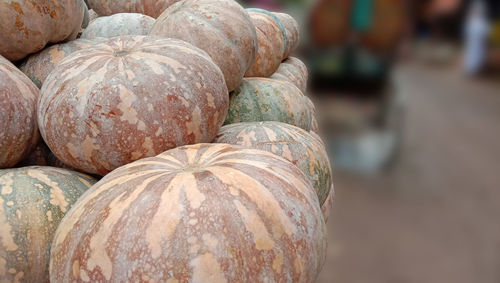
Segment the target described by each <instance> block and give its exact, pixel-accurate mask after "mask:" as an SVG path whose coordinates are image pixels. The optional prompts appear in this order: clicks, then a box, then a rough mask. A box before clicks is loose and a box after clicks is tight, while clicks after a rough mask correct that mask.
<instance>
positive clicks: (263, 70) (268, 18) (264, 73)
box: [245, 9, 286, 77]
mask: <svg viewBox="0 0 500 283" xmlns="http://www.w3.org/2000/svg"><path fill="white" fill-rule="evenodd" d="M247 11H248V14H249V15H250V19H251V20H252V23H253V24H254V25H255V29H256V31H257V40H258V51H257V57H256V59H255V62H254V63H253V65H252V66H251V67H250V69H249V70H248V71H247V72H246V74H245V77H269V76H271V75H272V74H273V73H274V72H275V71H276V70H277V69H278V67H279V65H280V63H281V61H282V60H283V56H284V54H285V50H286V32H285V29H284V27H283V25H282V24H281V22H280V21H279V20H278V18H277V17H276V16H275V15H274V14H272V13H271V12H268V11H266V10H262V9H247Z"/></svg>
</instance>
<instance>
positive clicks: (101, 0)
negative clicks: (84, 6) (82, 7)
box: [88, 0, 178, 18]
mask: <svg viewBox="0 0 500 283" xmlns="http://www.w3.org/2000/svg"><path fill="white" fill-rule="evenodd" d="M177 1H178V0H89V1H88V2H89V5H90V7H91V8H92V10H94V11H95V12H96V13H97V14H98V15H100V16H109V15H113V14H117V13H140V14H144V15H148V16H150V17H153V18H157V17H158V16H159V15H160V14H161V13H162V12H163V11H164V10H165V9H167V8H168V7H169V6H170V5H172V4H173V3H175V2H177Z"/></svg>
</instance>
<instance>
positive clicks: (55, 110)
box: [38, 36, 229, 175]
mask: <svg viewBox="0 0 500 283" xmlns="http://www.w3.org/2000/svg"><path fill="white" fill-rule="evenodd" d="M228 99H229V98H228V92H227V88H226V85H225V83H224V76H223V75H222V72H221V71H220V69H219V68H218V67H217V65H215V63H214V62H213V61H212V60H211V59H210V57H209V56H208V55H207V54H206V53H205V52H203V51H202V50H201V49H198V48H196V47H194V46H192V45H191V44H189V43H187V42H184V41H181V40H177V39H167V38H152V37H147V36H122V37H114V38H112V39H110V40H109V41H107V42H105V43H102V44H99V45H96V46H94V47H93V48H92V49H89V50H80V51H78V52H75V53H73V54H71V55H70V56H68V57H67V58H66V59H64V60H63V61H62V62H61V63H60V64H59V65H58V66H57V67H56V68H55V69H54V71H53V72H52V73H50V75H49V76H48V77H47V79H46V81H45V83H44V85H43V87H42V90H41V95H40V100H39V104H38V120H39V124H40V132H41V134H42V136H43V138H44V140H45V142H46V143H47V145H48V146H49V147H50V148H51V149H52V150H53V152H54V154H55V155H56V156H57V158H59V159H60V160H61V161H62V162H64V163H65V164H67V165H69V166H71V167H74V168H77V169H80V170H83V171H85V172H88V173H92V174H100V175H104V174H106V173H108V172H109V171H111V170H113V169H115V168H117V167H120V166H121V165H124V164H127V163H130V162H132V161H134V160H137V159H140V158H144V157H149V156H154V155H157V154H159V153H160V152H163V151H165V150H168V149H171V148H174V147H178V146H181V145H185V144H193V143H199V142H210V141H212V140H213V139H214V137H215V135H216V134H217V131H218V130H219V129H220V127H221V126H222V123H223V122H224V119H225V116H226V113H227V109H228Z"/></svg>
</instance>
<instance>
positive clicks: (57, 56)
mask: <svg viewBox="0 0 500 283" xmlns="http://www.w3.org/2000/svg"><path fill="white" fill-rule="evenodd" d="M106 40H107V39H105V38H96V39H93V40H86V39H77V40H73V41H70V42H67V43H61V44H55V45H52V46H50V47H48V48H45V49H44V50H43V51H40V52H39V53H36V54H33V55H31V56H30V57H28V59H27V60H26V61H25V62H24V63H23V64H22V65H21V66H20V67H19V69H21V71H22V72H23V73H24V74H26V75H27V76H28V77H29V78H30V79H31V80H32V81H33V82H34V83H35V84H36V86H37V87H38V88H41V87H42V85H43V82H44V81H45V79H46V78H47V76H48V75H49V74H50V73H51V72H52V71H53V70H54V68H55V67H56V66H57V65H58V64H59V63H60V62H61V61H62V60H63V59H64V58H66V57H67V56H69V55H70V54H72V53H73V52H76V51H78V50H82V49H89V48H91V47H93V46H94V45H96V44H98V43H100V42H103V41H106Z"/></svg>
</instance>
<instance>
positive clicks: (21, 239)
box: [0, 166, 96, 282]
mask: <svg viewBox="0 0 500 283" xmlns="http://www.w3.org/2000/svg"><path fill="white" fill-rule="evenodd" d="M95 182H96V181H95V180H94V179H92V178H91V177H89V176H87V175H84V174H81V173H77V172H73V171H69V170H66V169H60V168H53V167H38V166H35V167H23V168H17V169H4V170H0V192H1V194H0V227H1V230H0V231H1V232H0V235H1V237H0V239H1V244H0V282H49V258H50V246H51V243H52V240H53V237H54V234H55V231H56V228H57V226H58V225H59V222H60V221H61V219H62V218H63V216H64V214H65V213H66V212H67V211H68V210H69V209H70V207H71V206H72V205H73V203H74V202H75V201H76V200H77V199H78V198H79V197H80V195H81V194H82V193H83V192H85V191H86V190H87V189H88V188H89V187H90V186H91V185H92V184H94V183H95Z"/></svg>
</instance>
